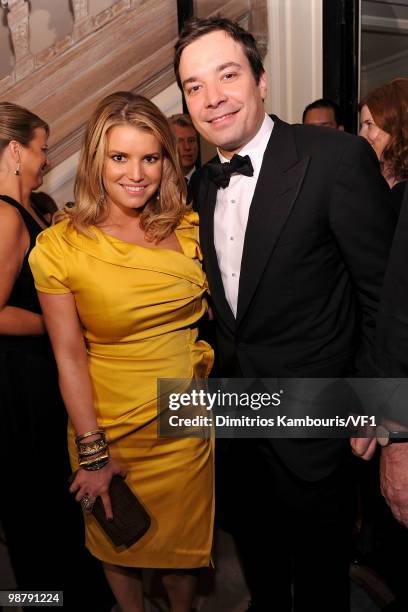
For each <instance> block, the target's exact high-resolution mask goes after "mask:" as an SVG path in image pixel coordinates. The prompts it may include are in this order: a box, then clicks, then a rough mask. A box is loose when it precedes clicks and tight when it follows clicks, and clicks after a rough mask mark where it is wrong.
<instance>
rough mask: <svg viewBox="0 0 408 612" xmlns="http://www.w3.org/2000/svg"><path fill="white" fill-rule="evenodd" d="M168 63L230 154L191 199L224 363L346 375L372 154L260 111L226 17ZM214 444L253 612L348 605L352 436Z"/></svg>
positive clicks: (379, 215)
mask: <svg viewBox="0 0 408 612" xmlns="http://www.w3.org/2000/svg"><path fill="white" fill-rule="evenodd" d="M175 72H176V77H177V79H178V83H179V85H180V87H181V88H182V90H183V92H184V95H185V97H186V101H187V106H188V109H189V113H190V116H191V118H192V120H193V122H194V125H195V127H196V128H197V130H198V131H199V132H200V133H201V134H202V135H203V136H204V137H205V138H206V139H207V140H209V141H210V142H212V143H214V144H215V145H216V146H217V147H218V156H219V159H220V160H221V162H224V165H221V164H220V163H219V160H217V159H216V160H213V161H212V162H209V163H208V164H206V165H205V166H204V167H203V168H202V169H200V170H199V171H198V173H197V175H196V176H197V180H196V181H195V185H196V186H197V189H196V192H195V196H194V199H195V206H196V208H197V209H198V211H199V213H200V237H201V246H202V250H203V255H204V263H205V267H206V272H207V275H208V280H209V284H210V290H211V294H212V298H213V306H214V310H215V317H216V321H217V340H218V368H219V370H218V372H219V374H220V375H221V376H228V377H274V376H277V377H341V376H346V375H348V374H351V373H352V372H353V371H355V365H356V363H357V364H358V365H359V367H360V368H361V367H363V366H364V364H365V363H367V361H368V359H367V356H368V355H369V353H370V348H371V345H372V342H373V335H374V329H375V316H376V312H377V305H378V296H379V291H380V287H381V282H382V278H383V275H384V270H385V264H386V259H387V254H388V250H389V245H390V242H391V238H392V234H393V229H394V227H393V226H394V222H393V216H392V212H391V211H390V207H389V202H388V193H387V187H386V185H385V183H384V181H383V179H382V177H381V176H380V173H379V167H378V161H377V160H376V158H375V156H374V155H373V152H372V150H371V149H370V147H368V146H367V143H365V142H364V141H363V140H362V139H360V138H357V137H354V136H351V135H348V134H344V133H340V132H338V131H336V130H327V129H323V128H322V129H318V128H316V127H309V126H301V125H298V126H290V125H288V124H286V123H284V122H282V121H280V120H279V119H278V118H277V117H275V116H272V118H270V117H268V116H267V115H265V111H264V104H263V101H264V98H265V95H266V76H265V73H264V69H263V66H262V61H261V58H260V56H259V53H258V50H257V48H256V44H255V41H254V39H253V37H252V36H251V35H250V34H249V33H247V32H245V30H243V29H242V28H240V27H239V26H238V25H237V24H234V23H232V22H230V21H228V20H226V19H221V18H218V19H209V20H193V21H192V22H190V24H188V25H187V26H186V28H185V30H184V32H183V33H182V34H181V37H180V39H179V41H178V43H177V45H176V55H175ZM238 153H239V154H240V155H239V156H238V155H237V154H238ZM222 455H223V456H222V460H219V461H218V485H217V486H218V499H217V503H218V513H219V515H221V520H222V523H223V525H224V526H227V528H228V529H229V530H230V531H231V532H232V533H233V535H234V537H235V541H236V544H237V547H238V551H239V554H240V556H241V559H242V562H243V567H244V571H245V576H246V580H247V583H248V586H249V589H250V592H251V597H252V605H251V608H250V609H251V611H253V612H269V611H270V610H271V609H272V608H273V609H276V610H277V611H279V612H289V611H290V610H291V603H292V602H291V599H292V597H291V584H292V582H294V606H295V610H296V612H300V611H303V610H313V611H314V612H321V611H323V610H324V611H325V612H327V610H328V609H330V610H331V612H340V611H341V612H345V611H346V610H348V608H349V594H348V564H349V543H350V533H351V522H352V517H353V510H354V507H353V496H352V487H351V480H350V474H349V456H350V453H349V448H348V445H347V444H345V443H344V441H341V440H322V439H318V440H305V439H290V440H289V439H273V440H264V441H262V440H242V439H234V440H233V441H232V442H231V443H230V444H229V445H228V446H227V448H226V450H225V452H223V453H222ZM317 582H319V586H318V588H314V586H315V585H316V583H317Z"/></svg>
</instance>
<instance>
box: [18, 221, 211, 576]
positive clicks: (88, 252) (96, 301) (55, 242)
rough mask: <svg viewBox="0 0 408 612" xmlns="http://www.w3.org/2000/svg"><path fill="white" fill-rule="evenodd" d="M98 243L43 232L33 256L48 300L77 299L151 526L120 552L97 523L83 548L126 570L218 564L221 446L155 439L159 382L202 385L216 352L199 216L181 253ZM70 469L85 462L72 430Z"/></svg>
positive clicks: (63, 227) (181, 232) (113, 433)
mask: <svg viewBox="0 0 408 612" xmlns="http://www.w3.org/2000/svg"><path fill="white" fill-rule="evenodd" d="M91 229H92V231H93V233H94V237H93V238H91V237H88V236H85V235H83V234H79V233H78V232H76V231H75V230H74V229H73V228H72V227H71V226H69V225H68V222H67V221H66V220H65V221H62V222H60V223H58V224H57V225H55V226H53V227H51V228H49V229H47V230H45V231H44V232H42V233H41V234H40V235H39V237H38V239H37V245H36V247H35V248H34V249H33V251H32V253H31V256H30V265H31V269H32V272H33V275H34V279H35V285H36V287H37V289H38V290H39V291H43V292H45V293H54V294H62V293H67V292H72V293H73V295H74V296H75V301H76V306H77V310H78V314H79V317H80V320H81V323H82V326H83V333H84V337H85V341H86V346H87V352H88V359H89V371H90V376H91V380H92V384H93V391H94V405H95V411H96V415H97V419H98V424H99V426H101V427H103V428H104V429H105V431H106V434H107V438H108V441H109V445H110V453H111V456H112V457H113V458H114V459H115V460H117V462H118V463H119V464H120V465H121V466H123V468H124V469H125V470H126V471H127V473H128V474H127V479H126V481H127V483H128V484H129V485H130V486H131V488H132V489H133V490H134V492H135V493H136V494H137V496H138V497H139V499H140V500H141V501H142V503H143V505H144V506H145V508H146V509H147V511H148V512H149V514H150V516H151V518H152V525H151V527H150V529H149V531H148V532H147V533H146V534H145V535H144V536H143V538H142V539H141V540H139V542H136V544H134V545H133V546H131V547H129V548H127V549H125V548H115V547H114V546H113V544H112V543H111V541H110V540H109V539H108V538H107V537H106V536H105V534H104V532H103V531H102V530H101V529H100V527H99V525H98V524H97V523H96V521H95V520H94V518H93V517H92V516H91V517H86V519H85V520H86V544H87V546H88V548H89V550H90V551H91V553H92V554H93V555H95V556H96V557H97V558H99V559H101V560H102V561H106V562H108V563H113V564H116V565H122V566H129V567H156V568H193V567H205V566H208V564H209V562H210V554H211V545H212V531H213V510H214V499H213V485H214V481H213V456H212V445H211V442H210V441H208V440H201V439H195V438H191V439H177V438H176V439H159V438H158V437H157V406H156V395H157V390H156V381H157V378H191V377H193V376H200V377H202V376H205V375H207V374H208V373H209V370H210V369H211V366H212V362H213V352H212V349H211V347H210V346H209V345H208V344H207V343H206V342H204V341H201V340H200V341H197V329H196V325H197V322H198V320H199V319H200V318H201V316H202V315H203V313H204V312H205V309H206V303H205V299H204V294H205V292H206V290H207V284H206V278H205V275H204V273H203V270H202V267H201V263H200V260H201V254H200V250H199V245H198V217H197V215H196V213H193V212H191V213H188V214H187V215H186V216H185V217H184V219H183V220H182V222H181V224H180V225H179V227H178V228H177V229H176V236H177V238H178V240H179V242H180V246H181V248H182V250H183V253H180V252H177V251H174V250H171V249H164V248H163V249H161V248H146V247H142V246H139V245H135V244H129V243H127V242H123V241H122V240H119V239H117V238H113V237H112V236H109V235H107V234H106V233H104V232H103V231H102V230H100V229H98V228H96V227H92V228H91ZM68 440H69V452H70V457H71V464H72V468H73V469H77V467H78V465H77V453H76V448H75V443H74V431H73V429H72V426H70V427H69V430H68Z"/></svg>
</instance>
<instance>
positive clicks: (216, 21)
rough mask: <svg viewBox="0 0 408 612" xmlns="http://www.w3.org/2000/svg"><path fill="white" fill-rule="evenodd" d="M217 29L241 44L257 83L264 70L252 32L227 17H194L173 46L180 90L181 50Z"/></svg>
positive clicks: (175, 69)
mask: <svg viewBox="0 0 408 612" xmlns="http://www.w3.org/2000/svg"><path fill="white" fill-rule="evenodd" d="M217 30H221V31H223V32H225V33H226V34H227V35H228V36H230V37H231V38H232V39H233V40H235V41H236V42H238V43H239V44H240V45H241V47H242V49H243V51H244V53H245V55H246V57H247V59H248V62H249V65H250V66H251V70H252V74H253V75H254V78H255V82H256V84H257V85H258V83H259V79H260V78H261V76H262V74H263V73H264V72H265V70H264V67H263V64H262V58H261V55H260V53H259V51H258V48H257V46H256V41H255V38H254V37H253V36H252V34H250V33H249V32H247V31H246V30H244V28H241V26H240V25H238V23H235V22H233V21H230V20H229V19H224V18H222V17H211V18H210V19H198V18H196V17H195V18H193V19H190V20H189V21H188V22H187V23H186V24H185V26H184V28H183V31H182V32H181V34H180V38H179V39H178V41H177V43H176V46H175V56H174V72H175V75H176V79H177V83H178V86H179V87H180V89H181V90H182V89H183V87H182V84H181V80H180V74H179V66H180V58H181V54H182V52H183V51H184V49H185V48H186V47H187V46H188V45H189V44H191V43H192V42H194V41H195V40H198V39H199V38H201V37H202V36H205V35H206V34H210V33H211V32H216V31H217Z"/></svg>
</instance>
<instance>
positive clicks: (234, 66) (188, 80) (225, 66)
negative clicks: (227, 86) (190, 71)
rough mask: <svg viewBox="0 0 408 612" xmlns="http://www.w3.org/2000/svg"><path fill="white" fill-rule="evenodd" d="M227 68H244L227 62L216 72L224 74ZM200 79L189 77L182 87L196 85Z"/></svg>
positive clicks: (236, 63) (217, 68)
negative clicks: (190, 84)
mask: <svg viewBox="0 0 408 612" xmlns="http://www.w3.org/2000/svg"><path fill="white" fill-rule="evenodd" d="M226 68H242V66H241V64H238V62H225V64H220V65H219V66H217V67H216V69H215V70H216V72H222V71H223V70H225V69H226ZM199 80H200V79H199V77H196V76H191V77H188V79H185V80H184V81H183V82H182V84H181V85H182V87H183V89H184V86H185V85H187V83H195V82H196V81H199Z"/></svg>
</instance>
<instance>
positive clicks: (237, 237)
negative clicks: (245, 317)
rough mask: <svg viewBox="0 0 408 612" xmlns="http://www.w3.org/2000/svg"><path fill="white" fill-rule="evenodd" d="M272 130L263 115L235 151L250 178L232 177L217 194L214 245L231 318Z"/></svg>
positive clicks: (225, 160)
mask: <svg viewBox="0 0 408 612" xmlns="http://www.w3.org/2000/svg"><path fill="white" fill-rule="evenodd" d="M272 130H273V121H272V119H271V118H270V117H269V116H268V115H265V119H264V120H263V123H262V125H261V127H260V129H259V131H258V132H257V133H256V135H255V136H254V137H253V138H252V140H251V141H250V142H249V143H248V144H246V145H245V146H244V147H243V148H242V149H241V151H240V152H239V155H242V156H245V155H249V157H250V158H251V162H252V166H253V169H254V174H253V176H244V175H242V174H233V175H232V176H231V179H230V183H229V185H228V187H226V188H225V189H223V188H222V187H220V188H219V189H218V191H217V202H216V206H215V211H214V245H215V251H216V253H217V259H218V266H219V268H220V272H221V278H222V282H223V285H224V291H225V297H226V299H227V302H228V304H229V305H230V307H231V310H232V312H233V313H234V316H235V317H236V316H237V303H238V288H239V277H240V272H241V259H242V250H243V247H244V238H245V232H246V227H247V223H248V215H249V209H250V206H251V202H252V198H253V195H254V191H255V187H256V182H257V180H258V176H259V172H260V170H261V166H262V161H263V156H264V153H265V149H266V146H267V144H268V141H269V138H270V136H271V134H272ZM218 156H219V158H220V160H221V162H228V161H229V160H228V159H226V158H225V157H223V156H222V155H221V153H220V152H219V151H218Z"/></svg>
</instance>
